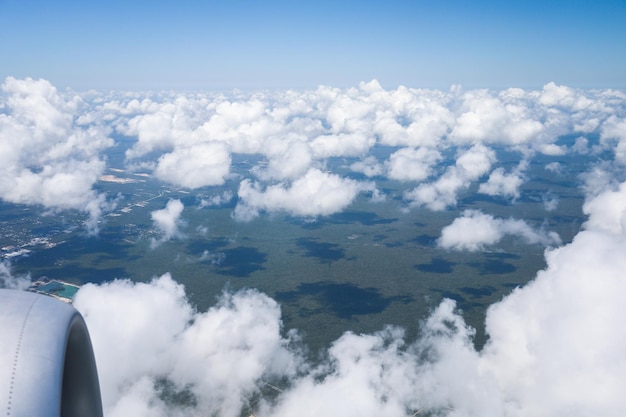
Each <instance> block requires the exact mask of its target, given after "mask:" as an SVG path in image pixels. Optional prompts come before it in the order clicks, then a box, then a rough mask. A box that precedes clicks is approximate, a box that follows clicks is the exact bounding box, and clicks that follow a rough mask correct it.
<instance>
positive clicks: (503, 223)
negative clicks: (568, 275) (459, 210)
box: [437, 210, 561, 251]
mask: <svg viewBox="0 0 626 417" xmlns="http://www.w3.org/2000/svg"><path fill="white" fill-rule="evenodd" d="M507 235H511V236H517V237H519V238H521V239H522V240H523V241H524V242H526V243H529V244H537V243H539V244H542V245H559V244H560V243H561V239H560V238H559V236H558V234H556V233H555V232H544V231H541V230H534V229H533V228H532V227H530V226H529V225H528V223H526V222H525V221H524V220H517V219H497V218H494V217H493V216H491V215H489V214H485V213H482V212H480V211H478V210H465V211H464V212H463V216H462V217H459V218H457V219H455V220H454V221H453V222H452V224H450V225H448V226H446V227H444V228H443V230H442V231H441V236H440V237H439V239H438V240H437V244H438V245H439V246H440V247H442V248H444V249H455V250H468V251H477V250H482V249H483V248H484V247H485V246H488V245H494V244H496V243H498V242H499V241H500V240H502V238H503V237H505V236H507Z"/></svg>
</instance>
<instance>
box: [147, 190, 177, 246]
mask: <svg viewBox="0 0 626 417" xmlns="http://www.w3.org/2000/svg"><path fill="white" fill-rule="evenodd" d="M184 208H185V206H184V205H183V203H182V202H181V201H180V200H169V201H168V202H167V205H166V206H165V208H163V209H161V210H155V211H153V212H152V213H150V217H151V218H152V222H153V223H154V227H156V228H157V230H158V231H159V234H160V237H159V238H158V239H156V238H153V239H152V241H151V246H152V247H153V248H154V247H156V246H158V245H160V244H161V243H163V242H166V241H168V240H170V239H172V238H175V237H180V236H181V232H180V227H181V226H182V224H183V221H182V219H181V214H182V213H183V210H184Z"/></svg>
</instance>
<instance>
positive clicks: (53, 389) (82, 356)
mask: <svg viewBox="0 0 626 417" xmlns="http://www.w3.org/2000/svg"><path fill="white" fill-rule="evenodd" d="M0 415H2V416H7V417H38V416H51V417H56V416H62V417H88V416H94V417H102V400H101V397H100V386H99V382H98V373H97V370H96V363H95V359H94V354H93V349H92V345H91V340H90V338H89V332H88V331H87V326H86V325H85V321H84V320H83V317H82V316H81V315H80V313H79V312H78V311H76V309H75V308H74V307H72V306H71V305H69V304H66V303H64V302H62V301H59V300H56V299H54V298H52V297H49V296H46V295H40V294H36V293H32V292H26V291H15V290H4V289H2V290H0Z"/></svg>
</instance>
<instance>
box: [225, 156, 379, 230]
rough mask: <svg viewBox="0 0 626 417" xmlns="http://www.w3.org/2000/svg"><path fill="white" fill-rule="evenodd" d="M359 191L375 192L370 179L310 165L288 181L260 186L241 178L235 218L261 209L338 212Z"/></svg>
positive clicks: (307, 213) (314, 213) (313, 214)
mask: <svg viewBox="0 0 626 417" xmlns="http://www.w3.org/2000/svg"><path fill="white" fill-rule="evenodd" d="M361 192H371V193H374V194H376V195H377V193H376V187H375V185H374V184H372V183H363V182H359V181H355V180H351V179H348V178H342V177H340V176H338V175H335V174H330V173H327V172H323V171H320V170H319V169H316V168H311V169H309V171H308V172H307V173H306V174H305V175H304V176H302V177H301V178H298V179H297V180H295V181H293V182H292V183H291V184H290V185H284V184H276V185H270V186H268V187H266V188H265V189H263V188H262V187H261V186H260V185H259V184H258V183H252V182H251V181H250V180H244V181H242V182H241V184H240V185H239V192H238V196H239V202H238V204H237V207H236V208H235V218H236V219H238V220H244V221H246V220H251V219H252V218H254V217H256V216H258V215H259V212H260V211H266V212H275V211H284V212H287V213H289V214H291V215H293V216H304V217H316V216H326V215H329V214H333V213H337V212H339V211H341V210H343V209H344V208H346V207H347V206H348V205H350V204H351V203H352V202H353V201H354V199H355V198H356V197H357V195H358V194H359V193H361Z"/></svg>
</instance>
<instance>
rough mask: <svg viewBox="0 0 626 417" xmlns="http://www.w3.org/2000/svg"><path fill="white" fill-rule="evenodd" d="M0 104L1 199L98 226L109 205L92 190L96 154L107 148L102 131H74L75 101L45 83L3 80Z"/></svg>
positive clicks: (100, 163)
mask: <svg viewBox="0 0 626 417" xmlns="http://www.w3.org/2000/svg"><path fill="white" fill-rule="evenodd" d="M2 91H3V93H4V96H3V97H2V99H3V103H0V104H1V105H0V111H2V112H0V141H1V142H2V147H1V148H0V198H2V199H3V200H5V201H8V202H12V203H20V204H40V205H43V206H45V207H48V208H53V209H77V210H80V211H83V212H86V213H88V214H89V219H88V221H87V227H88V230H89V231H90V232H96V231H97V222H98V219H99V218H100V215H101V213H102V211H103V210H106V209H107V208H108V207H107V206H108V204H107V202H106V200H105V198H104V196H103V195H99V194H98V193H96V192H95V191H94V190H93V185H94V184H95V183H96V181H97V180H98V178H99V176H100V175H101V174H102V173H103V172H104V168H105V162H104V160H103V158H102V157H101V155H100V152H102V151H103V150H104V149H106V148H108V147H110V146H112V144H113V141H112V140H111V139H109V138H108V137H106V132H105V130H104V129H103V128H100V127H97V126H95V125H92V126H87V127H82V126H78V125H77V124H76V123H75V121H74V117H75V116H76V115H77V113H78V111H79V109H78V108H79V105H80V104H81V102H80V99H79V98H78V97H70V98H65V97H63V96H61V95H60V94H59V93H58V92H57V90H56V89H55V88H54V87H53V86H52V85H51V84H50V83H49V82H48V81H45V80H33V79H31V78H26V79H24V80H17V79H15V78H12V77H8V78H7V79H6V80H5V82H4V84H2Z"/></svg>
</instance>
